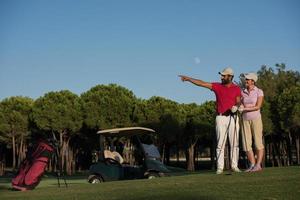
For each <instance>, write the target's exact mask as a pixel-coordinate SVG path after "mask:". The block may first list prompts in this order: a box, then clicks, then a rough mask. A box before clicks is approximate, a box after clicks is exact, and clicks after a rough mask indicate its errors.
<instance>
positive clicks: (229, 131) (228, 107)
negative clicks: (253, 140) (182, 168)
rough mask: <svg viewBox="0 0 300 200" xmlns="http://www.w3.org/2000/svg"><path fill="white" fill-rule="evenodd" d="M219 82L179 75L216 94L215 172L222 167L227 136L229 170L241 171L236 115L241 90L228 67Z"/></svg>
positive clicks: (218, 171)
mask: <svg viewBox="0 0 300 200" xmlns="http://www.w3.org/2000/svg"><path fill="white" fill-rule="evenodd" d="M219 74H220V75H221V83H215V82H213V83H209V82H205V81H202V80H199V79H194V78H191V77H188V76H184V75H179V77H180V78H181V80H182V81H189V82H191V83H193V84H195V85H197V86H201V87H205V88H208V89H210V90H212V91H213V92H214V93H215V95H216V110H217V116H216V135H217V148H216V152H217V172H216V173H217V174H222V173H223V169H224V150H225V143H226V139H227V136H228V138H229V143H230V157H231V170H232V171H233V172H241V171H240V170H239V168H238V159H239V134H238V133H239V123H238V121H239V120H238V116H237V115H236V112H237V109H238V106H239V105H240V102H241V90H240V88H239V87H238V86H237V85H235V84H234V83H232V80H233V77H234V73H233V70H232V69H231V68H230V67H228V68H225V69H224V70H223V71H222V72H219Z"/></svg>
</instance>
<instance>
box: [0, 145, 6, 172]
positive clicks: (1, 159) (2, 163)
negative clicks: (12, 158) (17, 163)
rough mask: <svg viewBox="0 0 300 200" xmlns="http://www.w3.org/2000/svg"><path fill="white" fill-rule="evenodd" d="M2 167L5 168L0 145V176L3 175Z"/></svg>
mask: <svg viewBox="0 0 300 200" xmlns="http://www.w3.org/2000/svg"><path fill="white" fill-rule="evenodd" d="M4 168H5V156H4V153H3V151H2V148H1V146H0V176H3V175H4Z"/></svg>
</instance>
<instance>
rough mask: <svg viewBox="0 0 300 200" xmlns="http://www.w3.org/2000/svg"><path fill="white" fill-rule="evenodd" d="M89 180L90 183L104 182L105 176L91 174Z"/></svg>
mask: <svg viewBox="0 0 300 200" xmlns="http://www.w3.org/2000/svg"><path fill="white" fill-rule="evenodd" d="M88 181H89V183H92V184H97V183H102V182H104V181H103V178H102V177H101V176H99V175H91V176H89V178H88Z"/></svg>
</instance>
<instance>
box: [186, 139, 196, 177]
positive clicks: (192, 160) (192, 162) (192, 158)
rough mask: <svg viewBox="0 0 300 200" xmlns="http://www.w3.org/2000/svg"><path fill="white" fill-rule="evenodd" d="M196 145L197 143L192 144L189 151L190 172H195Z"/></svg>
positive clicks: (188, 166)
mask: <svg viewBox="0 0 300 200" xmlns="http://www.w3.org/2000/svg"><path fill="white" fill-rule="evenodd" d="M195 145H196V142H194V143H192V144H190V146H189V147H188V149H187V154H188V155H187V170H188V171H195V155H194V154H195Z"/></svg>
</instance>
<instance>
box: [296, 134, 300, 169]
mask: <svg viewBox="0 0 300 200" xmlns="http://www.w3.org/2000/svg"><path fill="white" fill-rule="evenodd" d="M295 142H296V155H297V165H300V139H299V136H296V137H295Z"/></svg>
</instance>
